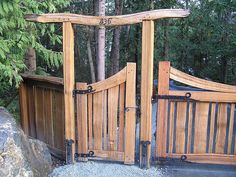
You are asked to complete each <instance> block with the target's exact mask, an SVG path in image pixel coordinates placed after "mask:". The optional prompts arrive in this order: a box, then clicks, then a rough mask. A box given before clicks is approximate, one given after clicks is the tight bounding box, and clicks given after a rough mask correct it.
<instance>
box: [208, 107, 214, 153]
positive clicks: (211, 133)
mask: <svg viewBox="0 0 236 177" xmlns="http://www.w3.org/2000/svg"><path fill="white" fill-rule="evenodd" d="M215 111H216V104H215V103H212V104H211V117H210V119H211V120H210V134H209V147H208V149H209V153H212V150H213V140H214V129H215Z"/></svg>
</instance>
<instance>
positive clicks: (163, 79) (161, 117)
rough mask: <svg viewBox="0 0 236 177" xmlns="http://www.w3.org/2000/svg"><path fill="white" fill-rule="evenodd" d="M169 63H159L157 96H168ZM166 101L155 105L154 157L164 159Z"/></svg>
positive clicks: (159, 101)
mask: <svg viewBox="0 0 236 177" xmlns="http://www.w3.org/2000/svg"><path fill="white" fill-rule="evenodd" d="M169 80H170V62H169V61H162V62H159V73H158V95H169ZM167 109H168V100H162V99H160V100H158V105H157V132H156V147H157V149H156V156H157V157H166V136H167V120H166V119H167V114H168V110H167Z"/></svg>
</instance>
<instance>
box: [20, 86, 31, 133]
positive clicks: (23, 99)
mask: <svg viewBox="0 0 236 177" xmlns="http://www.w3.org/2000/svg"><path fill="white" fill-rule="evenodd" d="M27 91H28V90H27V86H26V84H25V83H24V82H22V83H21V84H20V88H19V101H20V117H21V127H22V129H23V131H24V132H25V134H26V135H29V133H30V131H29V117H28V109H27V108H28V106H27Z"/></svg>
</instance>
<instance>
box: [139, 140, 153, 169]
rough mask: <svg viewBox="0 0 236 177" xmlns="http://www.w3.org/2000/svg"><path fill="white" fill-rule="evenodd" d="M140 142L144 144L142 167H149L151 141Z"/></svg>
mask: <svg viewBox="0 0 236 177" xmlns="http://www.w3.org/2000/svg"><path fill="white" fill-rule="evenodd" d="M140 144H141V145H142V163H141V164H140V166H141V168H148V166H147V165H148V164H147V162H148V155H147V151H148V145H149V144H151V142H150V141H141V142H140Z"/></svg>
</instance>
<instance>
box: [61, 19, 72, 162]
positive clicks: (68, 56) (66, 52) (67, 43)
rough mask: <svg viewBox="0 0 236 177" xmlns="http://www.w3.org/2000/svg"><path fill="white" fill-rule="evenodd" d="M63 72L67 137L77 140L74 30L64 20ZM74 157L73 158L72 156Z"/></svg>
mask: <svg viewBox="0 0 236 177" xmlns="http://www.w3.org/2000/svg"><path fill="white" fill-rule="evenodd" d="M63 74H64V83H66V84H64V101H65V104H64V105H65V138H66V139H68V140H70V139H71V140H75V115H74V98H73V95H72V93H73V90H74V86H75V78H74V31H73V27H72V24H71V23H70V22H63ZM74 153H75V143H73V144H72V154H74ZM72 159H73V158H72Z"/></svg>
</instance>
